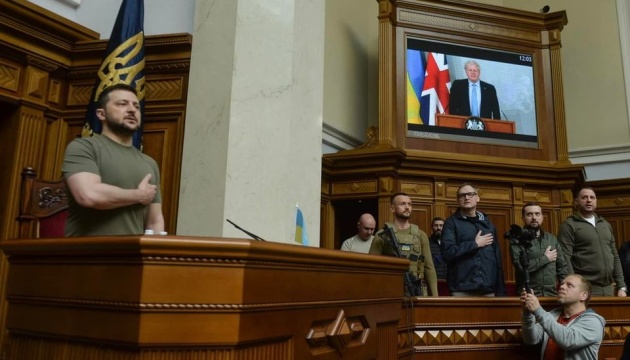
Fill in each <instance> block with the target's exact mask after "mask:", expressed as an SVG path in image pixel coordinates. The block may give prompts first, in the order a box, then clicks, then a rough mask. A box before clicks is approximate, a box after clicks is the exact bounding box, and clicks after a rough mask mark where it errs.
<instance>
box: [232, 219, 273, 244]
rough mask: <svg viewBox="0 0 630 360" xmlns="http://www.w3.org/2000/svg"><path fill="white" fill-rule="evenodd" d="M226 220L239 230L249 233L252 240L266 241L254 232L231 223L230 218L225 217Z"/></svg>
mask: <svg viewBox="0 0 630 360" xmlns="http://www.w3.org/2000/svg"><path fill="white" fill-rule="evenodd" d="M225 220H227V222H229V223H230V224H232V225H234V227H235V228H237V229H239V230H241V231H242V232H244V233H245V234H247V235H249V236H250V237H251V238H252V239H254V240H258V241H266V240H265V239H263V238H261V237H260V236H258V235H256V234H254V233H250V232H249V231H247V230H245V229H243V228H242V227H240V226H238V225H236V224H235V223H233V222H232V221H230V219H225Z"/></svg>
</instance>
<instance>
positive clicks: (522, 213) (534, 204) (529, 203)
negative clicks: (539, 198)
mask: <svg viewBox="0 0 630 360" xmlns="http://www.w3.org/2000/svg"><path fill="white" fill-rule="evenodd" d="M530 206H538V207H539V208H540V209H541V210H542V206H540V205H538V203H537V202H535V201H530V202H528V203H527V204H525V205H523V208H522V209H521V215H522V216H525V208H526V207H530Z"/></svg>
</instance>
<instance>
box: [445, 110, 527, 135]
mask: <svg viewBox="0 0 630 360" xmlns="http://www.w3.org/2000/svg"><path fill="white" fill-rule="evenodd" d="M469 118H470V116H460V115H451V114H435V126H444V127H450V128H455V129H465V128H466V126H465V125H466V120H468V119H469ZM480 119H481V120H482V121H483V124H484V125H485V127H486V128H485V131H491V132H498V133H504V134H515V133H516V123H515V122H514V121H509V120H494V119H486V118H480Z"/></svg>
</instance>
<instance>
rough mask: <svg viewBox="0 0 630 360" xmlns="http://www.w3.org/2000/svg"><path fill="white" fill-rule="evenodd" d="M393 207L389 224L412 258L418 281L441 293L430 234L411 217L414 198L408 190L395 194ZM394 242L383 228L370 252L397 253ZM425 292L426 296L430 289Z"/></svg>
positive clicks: (434, 293) (403, 250)
mask: <svg viewBox="0 0 630 360" xmlns="http://www.w3.org/2000/svg"><path fill="white" fill-rule="evenodd" d="M390 201H391V209H392V212H393V213H394V222H393V223H387V224H386V225H387V226H389V227H391V228H393V229H394V232H395V234H396V238H397V240H398V243H399V245H400V253H401V255H402V256H403V257H404V258H407V259H409V260H410V264H409V271H410V272H411V273H412V275H413V276H414V278H417V279H418V282H420V283H423V284H428V290H429V293H430V295H431V296H437V295H438V290H437V276H436V274H435V267H434V266H433V258H432V257H431V248H430V246H429V238H428V237H427V234H426V233H425V232H424V231H422V230H420V229H419V228H418V226H417V225H414V224H411V223H409V218H410V217H411V206H412V204H411V199H410V198H409V196H408V195H407V194H405V193H396V194H394V195H392V197H391V199H390ZM392 246H393V245H392V244H391V243H390V242H389V241H387V240H386V238H385V237H384V235H383V230H380V231H379V232H378V233H376V235H375V236H374V240H373V241H372V246H371V247H370V254H378V255H390V256H396V251H395V250H394V249H393V248H392ZM423 294H424V295H425V296H426V295H428V294H427V291H426V290H424V291H423Z"/></svg>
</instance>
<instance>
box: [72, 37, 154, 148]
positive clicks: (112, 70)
mask: <svg viewBox="0 0 630 360" xmlns="http://www.w3.org/2000/svg"><path fill="white" fill-rule="evenodd" d="M143 46H144V32H142V31H141V32H139V33H137V34H136V35H134V36H132V37H130V38H129V39H127V40H126V41H124V42H123V43H121V44H120V45H118V47H116V49H114V51H112V52H111V53H110V54H109V55H108V56H107V57H106V58H105V59H104V60H103V63H102V64H101V67H100V69H98V77H99V78H100V79H101V82H100V83H99V84H98V86H97V88H96V91H95V92H94V99H92V101H97V100H98V97H99V95H100V94H101V92H103V90H105V89H106V88H107V87H109V86H112V85H116V84H120V83H123V84H127V85H129V86H133V87H134V88H135V89H136V92H137V93H138V100H139V101H142V100H143V99H144V96H145V93H146V90H145V88H144V82H145V78H144V76H142V77H141V78H139V79H137V80H136V81H135V83H133V84H132V82H133V80H134V79H135V78H136V76H137V75H138V73H139V72H140V71H142V69H144V58H142V60H140V61H139V62H138V63H136V64H133V65H128V64H129V62H130V61H131V59H133V58H134V57H135V56H136V55H138V54H139V53H140V51H141V50H142V48H143ZM127 50H129V52H128V53H127V54H126V55H124V56H120V54H122V53H123V52H125V51H127ZM105 69H107V73H106V72H105V71H104V70H105ZM123 76H124V79H123V78H122V77H123ZM93 135H94V130H93V129H92V127H91V126H90V124H89V123H87V122H86V123H85V125H84V126H83V130H82V131H81V136H82V137H87V136H93Z"/></svg>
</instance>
